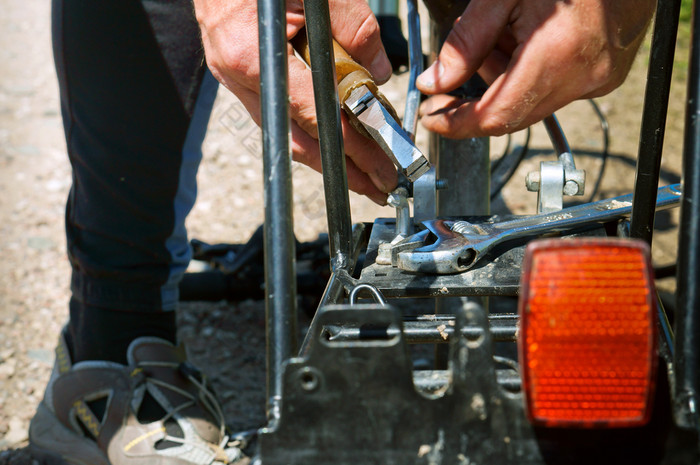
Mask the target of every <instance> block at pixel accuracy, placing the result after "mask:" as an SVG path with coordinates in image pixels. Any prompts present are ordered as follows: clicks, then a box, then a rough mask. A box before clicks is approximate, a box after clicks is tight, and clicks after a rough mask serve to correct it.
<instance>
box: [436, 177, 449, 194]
mask: <svg viewBox="0 0 700 465" xmlns="http://www.w3.org/2000/svg"><path fill="white" fill-rule="evenodd" d="M448 188H449V186H448V182H447V179H436V180H435V190H438V191H442V190H445V189H448Z"/></svg>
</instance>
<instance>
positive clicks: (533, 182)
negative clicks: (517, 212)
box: [525, 171, 540, 192]
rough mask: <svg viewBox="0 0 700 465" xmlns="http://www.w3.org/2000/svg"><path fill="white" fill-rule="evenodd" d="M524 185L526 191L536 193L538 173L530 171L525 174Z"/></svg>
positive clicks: (538, 181) (538, 186)
mask: <svg viewBox="0 0 700 465" xmlns="http://www.w3.org/2000/svg"><path fill="white" fill-rule="evenodd" d="M525 185H526V186H527V190H529V191H530V192H537V191H538V190H540V172H539V171H530V172H529V173H527V177H526V178H525Z"/></svg>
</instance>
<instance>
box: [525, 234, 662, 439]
mask: <svg viewBox="0 0 700 465" xmlns="http://www.w3.org/2000/svg"><path fill="white" fill-rule="evenodd" d="M650 270H651V266H650V260H649V248H648V246H647V245H646V243H644V242H642V241H636V240H626V239H603V238H595V239H594V238H591V239H576V240H561V239H545V240H540V241H534V242H532V243H530V244H529V245H528V248H527V251H526V253H525V259H524V261H523V275H522V283H521V296H520V321H521V328H520V337H519V343H520V357H521V367H522V370H521V371H522V376H523V387H524V391H525V397H526V403H527V409H528V415H529V417H530V420H531V421H532V422H533V423H535V424H543V425H547V426H570V427H571V426H575V427H616V426H635V425H641V424H644V423H645V422H646V421H647V420H648V418H649V415H650V413H651V398H652V394H653V390H654V380H655V373H656V326H655V310H656V304H655V301H654V298H653V296H654V292H653V280H652V277H651V272H650Z"/></svg>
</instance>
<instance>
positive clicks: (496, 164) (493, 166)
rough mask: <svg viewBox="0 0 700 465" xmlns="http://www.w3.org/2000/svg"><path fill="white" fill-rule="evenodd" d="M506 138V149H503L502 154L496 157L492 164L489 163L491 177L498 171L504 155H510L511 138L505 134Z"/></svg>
mask: <svg viewBox="0 0 700 465" xmlns="http://www.w3.org/2000/svg"><path fill="white" fill-rule="evenodd" d="M506 137H507V139H506V148H505V149H503V153H502V154H501V156H500V157H498V158H497V159H495V160H494V161H493V162H491V174H492V175H493V173H495V172H496V171H497V170H498V168H499V167H500V166H501V163H502V162H503V160H504V159H505V158H506V155H508V153H510V143H511V142H512V140H513V138H512V137H511V135H510V134H506Z"/></svg>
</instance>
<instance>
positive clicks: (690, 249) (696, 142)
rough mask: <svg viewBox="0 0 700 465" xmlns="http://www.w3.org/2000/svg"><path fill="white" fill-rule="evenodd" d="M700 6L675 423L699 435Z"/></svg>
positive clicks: (691, 90) (686, 154)
mask: <svg viewBox="0 0 700 465" xmlns="http://www.w3.org/2000/svg"><path fill="white" fill-rule="evenodd" d="M660 3H663V2H660ZM698 7H699V5H698V4H697V3H696V4H695V5H694V8H693V20H692V21H693V30H692V37H693V40H692V41H691V42H690V66H689V70H688V97H687V106H686V116H685V118H686V120H685V140H684V147H683V178H684V179H683V196H682V198H681V221H680V228H679V229H680V232H679V238H678V272H677V273H676V276H677V278H676V279H677V283H678V284H677V285H678V288H677V293H676V299H677V300H676V302H677V304H676V307H677V310H676V312H677V313H676V319H675V334H676V340H675V352H674V354H675V360H674V366H675V368H676V386H675V396H674V397H675V402H674V410H675V412H674V413H675V415H676V422H677V423H678V424H679V425H680V426H682V427H685V428H692V429H694V430H696V431H698V430H700V415H699V414H698V408H700V405H698V401H699V399H698V395H699V394H700V355H699V354H698V344H699V343H700V294H699V293H698V283H699V282H700V276H699V275H698V270H700V121H699V120H698V118H700V105H699V102H698V99H700V47H698V46H697V42H695V41H696V40H697V37H698V36H697V34H698V33H700V10H698Z"/></svg>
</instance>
